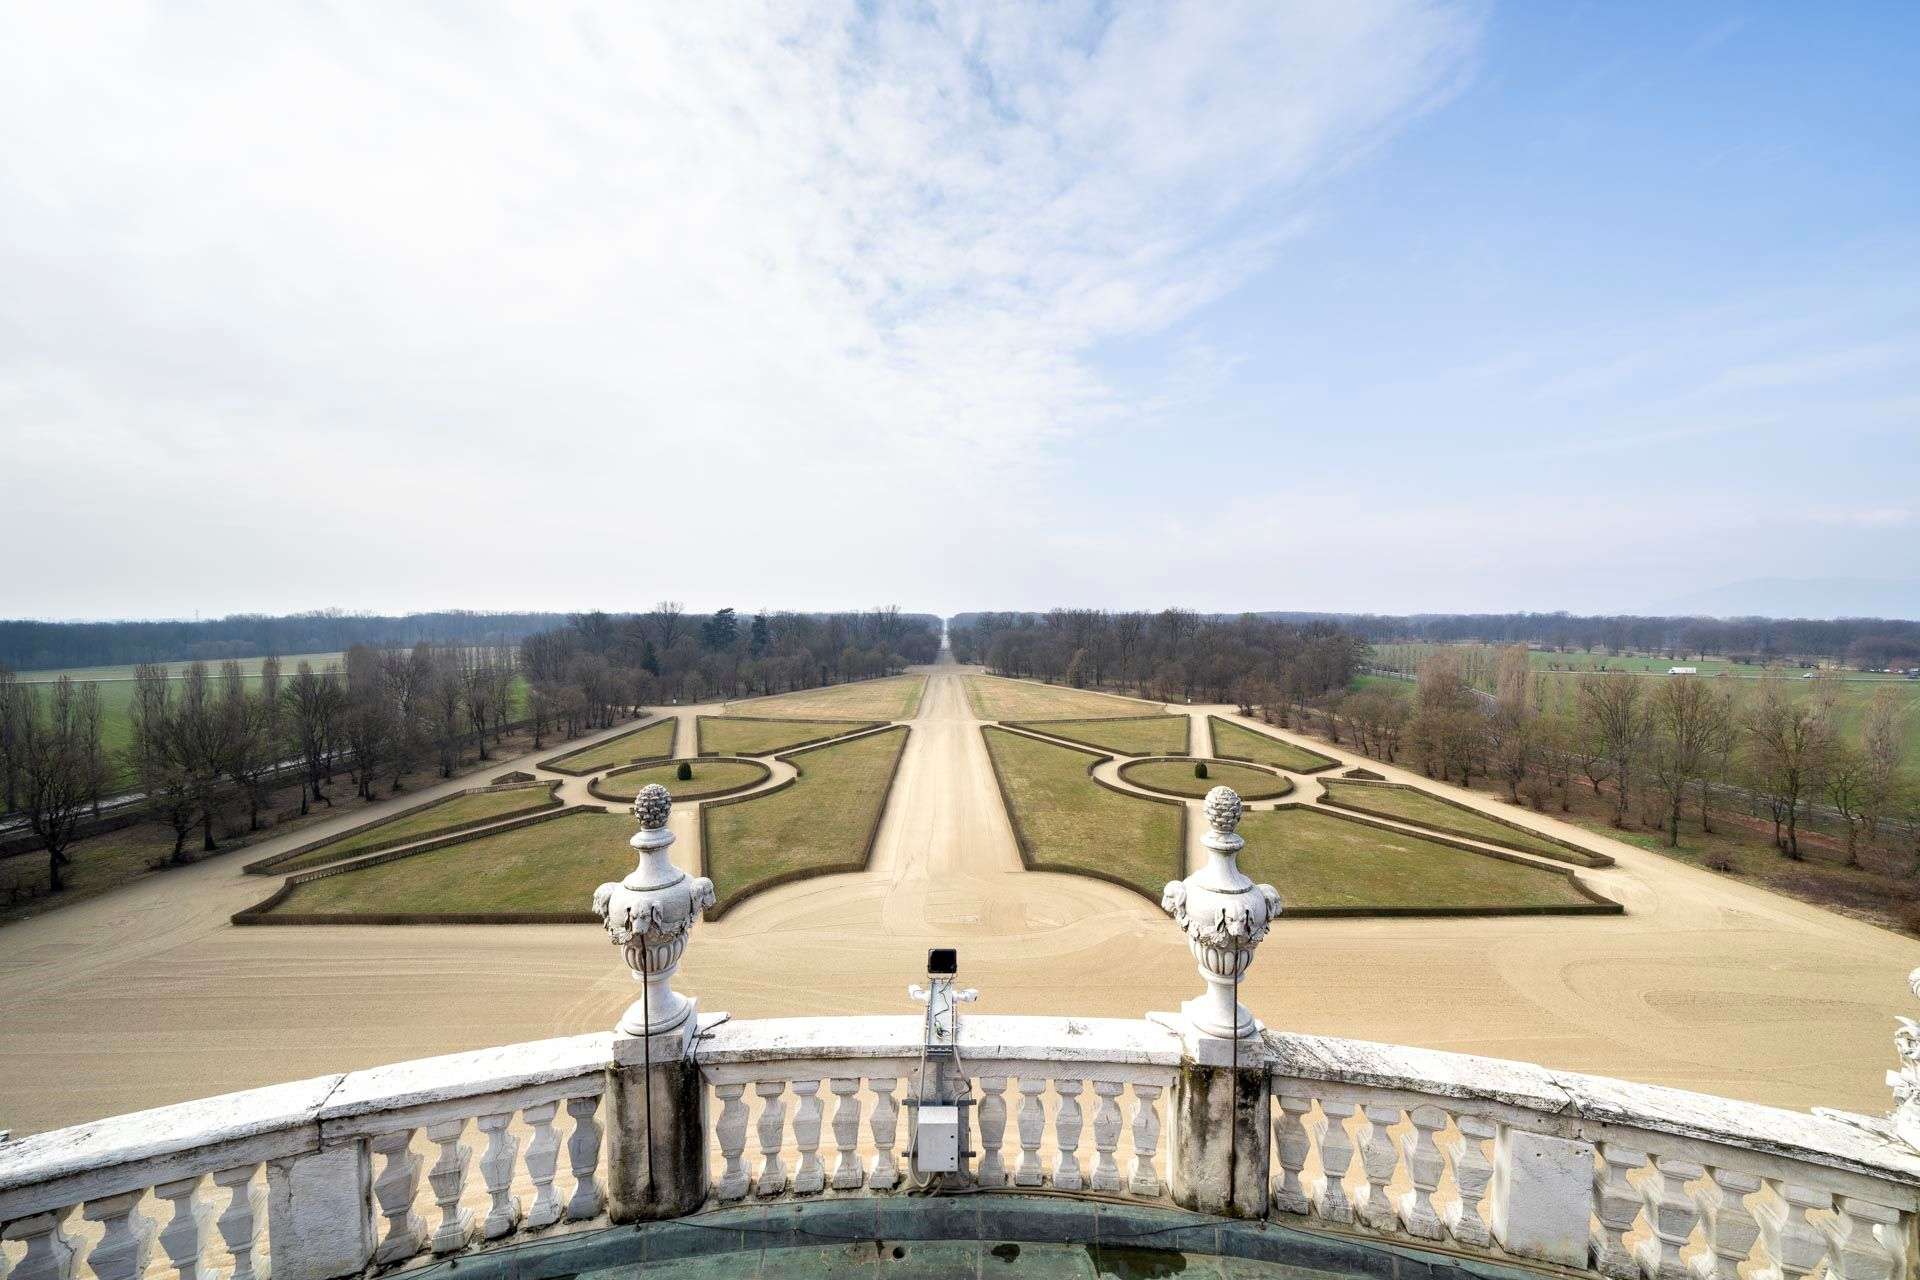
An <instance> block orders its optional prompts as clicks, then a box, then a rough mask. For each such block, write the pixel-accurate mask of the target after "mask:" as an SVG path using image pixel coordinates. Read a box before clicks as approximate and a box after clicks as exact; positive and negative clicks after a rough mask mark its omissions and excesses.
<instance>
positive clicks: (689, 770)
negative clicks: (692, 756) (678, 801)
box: [673, 760, 693, 782]
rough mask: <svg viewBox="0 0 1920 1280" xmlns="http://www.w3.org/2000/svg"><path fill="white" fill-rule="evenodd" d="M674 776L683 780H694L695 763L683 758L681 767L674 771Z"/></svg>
mask: <svg viewBox="0 0 1920 1280" xmlns="http://www.w3.org/2000/svg"><path fill="white" fill-rule="evenodd" d="M673 776H674V777H676V778H678V779H679V780H680V781H682V782H691V781H693V765H692V764H691V763H690V762H689V761H686V760H682V761H681V762H680V767H679V768H678V769H675V770H674V771H673Z"/></svg>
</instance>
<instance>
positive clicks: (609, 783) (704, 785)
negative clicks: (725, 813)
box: [593, 760, 769, 800]
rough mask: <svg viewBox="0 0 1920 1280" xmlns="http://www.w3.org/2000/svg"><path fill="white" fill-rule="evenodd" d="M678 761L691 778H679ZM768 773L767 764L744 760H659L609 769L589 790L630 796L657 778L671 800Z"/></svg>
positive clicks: (730, 787) (745, 783)
mask: <svg viewBox="0 0 1920 1280" xmlns="http://www.w3.org/2000/svg"><path fill="white" fill-rule="evenodd" d="M681 765H685V766H686V767H687V770H688V772H690V773H691V774H692V775H693V776H692V777H691V778H688V779H685V780H684V781H683V780H682V779H681V778H680V776H679V773H680V766H681ZM768 776H769V771H768V769H767V766H765V765H763V764H755V763H753V762H751V761H747V760H663V761H661V762H660V763H659V764H646V765H640V766H638V767H637V768H635V769H632V770H630V771H626V772H621V773H610V774H608V775H607V776H606V777H604V778H601V779H600V780H599V781H598V782H596V783H594V784H593V794H595V795H596V796H599V797H600V798H601V799H603V800H632V799H633V798H634V797H635V796H637V795H639V794H640V788H642V787H645V786H650V785H651V784H653V783H656V782H657V783H659V784H660V785H661V786H663V787H665V788H666V789H667V794H668V795H670V796H672V797H673V798H674V799H675V800H698V799H701V798H702V797H703V796H716V795H720V794H721V793H722V792H727V791H738V790H740V789H741V788H743V787H750V786H752V785H754V784H755V783H757V782H760V781H763V780H764V779H765V778H767V777H768Z"/></svg>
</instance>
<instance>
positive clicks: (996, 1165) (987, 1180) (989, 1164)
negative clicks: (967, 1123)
mask: <svg viewBox="0 0 1920 1280" xmlns="http://www.w3.org/2000/svg"><path fill="white" fill-rule="evenodd" d="M979 1117H980V1173H979V1183H980V1185H981V1186H983V1187H1004V1186H1006V1185H1007V1165H1006V1161H1005V1160H1004V1159H1003V1158H1002V1157H1001V1154H1000V1148H1001V1147H1003V1146H1004V1145H1006V1141H1007V1078H1006V1077H1005V1076H981V1077H980V1106H979Z"/></svg>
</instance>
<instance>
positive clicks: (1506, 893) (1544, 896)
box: [1240, 806, 1589, 923]
mask: <svg viewBox="0 0 1920 1280" xmlns="http://www.w3.org/2000/svg"><path fill="white" fill-rule="evenodd" d="M1240 834H1241V835H1242V836H1244V837H1245V838H1246V841H1247V847H1246V849H1245V850H1243V851H1242V852H1241V854H1240V868H1241V870H1243V871H1245V872H1246V873H1247V874H1248V875H1249V876H1252V877H1253V878H1254V879H1255V880H1257V881H1264V882H1266V883H1268V884H1271V885H1272V886H1273V887H1274V888H1276V889H1278V890H1279V891H1280V901H1281V902H1282V904H1284V906H1285V907H1286V908H1287V909H1289V910H1298V909H1302V908H1315V907H1322V908H1324V907H1348V908H1352V907H1371V908H1382V907H1387V908H1400V909H1410V908H1431V907H1455V908H1458V907H1474V908H1480V909H1486V910H1498V909H1501V908H1513V907H1550V906H1578V905H1583V904H1586V903H1587V902H1588V901H1589V899H1588V898H1586V897H1585V896H1584V895H1583V894H1581V893H1580V892H1579V891H1578V890H1577V889H1575V888H1574V887H1573V884H1572V883H1571V881H1570V880H1569V879H1568V878H1567V877H1566V876H1564V875H1560V874H1558V873H1557V872H1553V871H1547V870H1543V869H1541V868H1538V867H1528V866H1522V865H1520V864H1519V863H1513V862H1503V861H1501V860H1500V859H1498V858H1492V857H1488V856H1486V855H1484V854H1478V853H1468V852H1466V851H1465V850H1462V849H1453V848H1449V847H1448V846H1446V845H1443V844H1436V843H1435V842H1433V841H1431V840H1424V839H1422V838H1420V837H1419V836H1416V835H1411V834H1403V833H1400V832H1393V831H1382V830H1380V829H1379V828H1377V827H1369V826H1365V825H1363V824H1361V823H1358V822H1353V821H1351V820H1349V819H1346V818H1342V817H1340V816H1339V815H1338V814H1334V813H1327V812H1325V811H1323V810H1318V809H1309V808H1306V807H1304V806H1285V807H1282V808H1279V809H1269V810H1261V811H1258V812H1254V813H1249V814H1247V815H1246V816H1245V817H1244V818H1242V819H1241V821H1240ZM1281 919H1282V922H1283V923H1284V921H1285V915H1284V914H1283V915H1282V917H1281Z"/></svg>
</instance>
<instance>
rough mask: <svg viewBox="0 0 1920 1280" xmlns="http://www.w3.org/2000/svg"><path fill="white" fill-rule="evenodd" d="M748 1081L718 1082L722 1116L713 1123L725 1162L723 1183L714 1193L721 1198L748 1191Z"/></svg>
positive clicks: (736, 1196)
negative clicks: (745, 1096) (746, 1097)
mask: <svg viewBox="0 0 1920 1280" xmlns="http://www.w3.org/2000/svg"><path fill="white" fill-rule="evenodd" d="M746 1091H747V1086H746V1085H745V1084H717V1085H715V1086H713V1096H714V1097H716V1098H718V1099H720V1116H719V1118H718V1119H717V1120H715V1121H714V1122H713V1136H714V1140H715V1141H716V1142H718V1143H719V1144H720V1154H721V1156H722V1157H723V1158H724V1159H725V1162H726V1163H725V1164H724V1165H723V1166H722V1167H721V1170H720V1185H719V1186H718V1187H716V1188H715V1189H714V1194H715V1195H716V1196H718V1197H719V1198H720V1199H722V1200H738V1199H740V1198H741V1197H742V1196H745V1195H746V1194H747V1161H746V1156H745V1155H744V1154H743V1153H744V1152H745V1151H746V1149H747V1104H746V1101H745V1099H744V1097H743V1096H742V1095H744V1094H745V1093H746Z"/></svg>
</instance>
